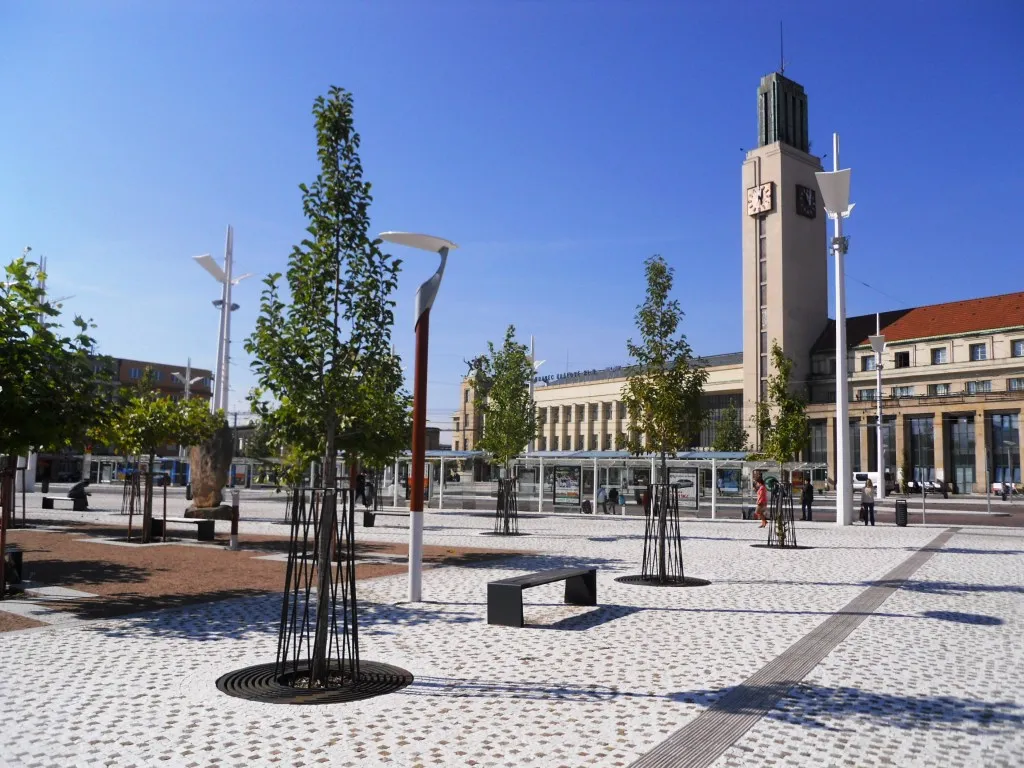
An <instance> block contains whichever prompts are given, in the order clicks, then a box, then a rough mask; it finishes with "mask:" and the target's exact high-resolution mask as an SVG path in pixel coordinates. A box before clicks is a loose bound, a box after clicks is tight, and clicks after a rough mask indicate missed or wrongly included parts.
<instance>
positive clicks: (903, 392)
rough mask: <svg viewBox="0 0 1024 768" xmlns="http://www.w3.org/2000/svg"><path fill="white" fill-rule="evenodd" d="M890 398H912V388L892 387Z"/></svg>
mask: <svg viewBox="0 0 1024 768" xmlns="http://www.w3.org/2000/svg"><path fill="white" fill-rule="evenodd" d="M892 396H893V397H913V396H914V388H913V387H893V388H892Z"/></svg>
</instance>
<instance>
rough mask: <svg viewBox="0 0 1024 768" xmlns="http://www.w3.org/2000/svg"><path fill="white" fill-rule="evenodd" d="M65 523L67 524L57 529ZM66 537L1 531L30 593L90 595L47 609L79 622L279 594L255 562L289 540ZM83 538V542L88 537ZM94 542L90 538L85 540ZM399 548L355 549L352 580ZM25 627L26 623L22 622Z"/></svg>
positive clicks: (454, 552) (378, 568)
mask: <svg viewBox="0 0 1024 768" xmlns="http://www.w3.org/2000/svg"><path fill="white" fill-rule="evenodd" d="M61 524H62V525H68V524H67V523H61ZM69 527H73V529H74V530H73V531H69V532H66V533H65V532H49V531H36V530H32V529H31V528H29V529H14V530H10V531H8V541H9V542H10V543H14V544H18V545H19V546H21V548H22V549H23V550H24V571H25V577H26V578H27V579H29V580H30V581H31V584H30V585H29V586H30V587H40V586H60V587H69V588H71V589H78V590H81V591H83V592H92V593H94V594H96V595H98V597H93V598H83V599H81V600H61V601H59V602H58V601H53V602H48V603H47V605H48V606H49V607H51V608H55V609H58V610H63V611H71V612H73V613H75V614H76V615H77V616H79V617H81V618H88V619H98V618H107V617H111V616H118V615H123V614H127V613H135V612H138V611H146V610H156V609H161V608H172V607H176V606H180V605H188V604H191V603H199V602H209V601H214V600H226V599H230V598H235V597H246V596H252V595H260V594H267V593H270V592H279V591H281V590H282V589H283V588H284V573H285V562H283V561H276V562H275V561H271V560H260V559H258V558H259V557H260V556H261V555H266V554H269V553H274V552H281V553H284V552H287V551H288V539H287V538H284V537H277V536H256V535H243V536H242V538H241V541H240V545H241V546H242V547H243V549H242V550H240V551H238V552H232V551H230V550H228V549H226V545H227V543H228V537H227V535H226V534H225V535H218V536H217V540H216V541H215V542H214V543H212V544H205V545H203V546H196V545H195V544H194V543H193V545H191V546H180V545H176V544H167V545H163V546H146V547H135V546H116V545H111V544H105V543H102V542H97V541H95V539H97V538H120V539H121V540H124V537H125V533H126V528H118V527H110V526H98V525H88V524H77V525H73V526H69ZM87 537H88V538H87ZM89 539H93V540H89ZM407 553H408V547H407V546H406V545H404V544H387V543H377V542H357V543H356V558H357V563H356V578H357V579H370V578H374V577H377V576H389V575H392V574H396V573H403V572H405V571H406V569H407V566H406V564H405V563H403V562H397V563H393V564H392V563H360V562H358V560H360V559H363V560H365V559H372V558H377V557H380V556H382V555H392V556H394V555H401V556H406V555H407ZM516 554H519V553H518V552H513V551H500V550H493V549H477V548H451V547H439V546H424V547H423V563H424V566H425V567H432V566H442V565H469V564H473V563H483V562H488V561H494V560H500V559H503V558H507V557H510V556H512V555H516ZM26 622H27V623H26ZM38 625H39V622H36V621H33V620H32V619H24V618H22V617H19V616H14V615H13V614H9V613H6V612H4V611H3V604H2V602H0V632H2V631H9V630H13V629H23V628H25V627H29V626H38Z"/></svg>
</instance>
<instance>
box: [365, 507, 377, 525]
mask: <svg viewBox="0 0 1024 768" xmlns="http://www.w3.org/2000/svg"><path fill="white" fill-rule="evenodd" d="M376 521H377V516H376V515H375V514H373V512H370V511H369V510H368V509H364V510H363V528H373V524H374V523H375V522H376Z"/></svg>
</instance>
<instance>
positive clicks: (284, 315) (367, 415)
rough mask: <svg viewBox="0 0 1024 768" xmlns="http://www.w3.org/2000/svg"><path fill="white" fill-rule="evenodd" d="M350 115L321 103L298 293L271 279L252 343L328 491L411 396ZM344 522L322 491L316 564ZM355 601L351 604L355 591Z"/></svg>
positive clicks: (261, 393) (337, 100) (284, 432)
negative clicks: (395, 341)
mask: <svg viewBox="0 0 1024 768" xmlns="http://www.w3.org/2000/svg"><path fill="white" fill-rule="evenodd" d="M352 113H353V102H352V96H351V94H349V93H348V92H346V91H344V90H342V89H341V88H337V87H332V88H331V89H330V91H329V92H328V94H327V97H326V98H325V97H323V96H320V97H317V99H316V101H315V102H314V105H313V117H314V120H315V124H316V133H317V156H318V158H319V161H320V172H319V174H318V175H317V177H316V179H315V181H313V183H312V184H310V185H308V186H307V185H305V184H302V185H300V187H299V188H300V190H301V191H302V206H303V211H304V213H305V215H306V218H307V219H308V221H309V226H308V228H307V232H308V237H306V239H304V240H303V241H302V242H301V243H300V244H299V245H297V246H295V247H294V248H293V250H292V253H291V256H290V257H289V260H288V271H287V273H286V276H285V277H286V280H287V284H288V291H289V293H290V295H291V301H290V304H285V301H284V300H283V299H282V297H281V288H280V282H281V275H280V274H272V275H270V276H269V277H267V279H266V280H265V281H264V283H265V285H266V288H265V289H264V291H263V295H262V299H261V306H260V316H259V318H258V319H257V321H256V329H255V331H254V332H253V334H252V335H251V336H250V337H249V339H248V340H247V341H246V345H245V348H246V351H247V352H249V353H250V354H251V355H252V356H253V358H254V359H253V370H254V372H255V373H256V376H257V380H258V387H257V389H256V390H254V392H253V394H252V395H251V398H250V399H251V401H252V404H253V409H254V410H255V411H256V412H257V413H259V414H260V415H261V417H262V418H264V419H267V420H268V421H269V422H270V424H271V426H272V427H273V429H274V431H275V433H277V434H278V435H279V438H280V439H281V441H282V442H283V443H284V444H286V445H288V446H291V447H292V449H293V452H294V453H296V454H298V456H299V457H302V456H313V455H317V454H319V455H320V456H321V457H322V459H323V466H324V483H325V485H326V486H327V487H328V488H334V487H336V482H337V478H336V477H335V462H336V460H337V456H338V452H339V451H340V450H344V451H346V454H347V458H348V459H349V461H350V463H352V462H353V459H354V457H355V456H356V455H358V454H360V453H363V454H365V453H367V452H368V451H374V450H376V446H379V445H380V444H382V443H388V442H389V441H393V440H394V435H395V434H396V433H398V432H400V431H401V429H402V427H400V426H398V425H397V424H396V420H397V419H398V418H399V417H401V418H404V417H405V410H406V405H407V403H408V396H407V395H406V394H405V393H404V391H403V390H402V382H403V377H402V371H401V366H400V363H399V359H398V357H397V356H396V355H394V354H393V353H392V351H391V326H392V324H393V322H394V314H393V309H394V301H393V300H392V299H391V295H392V293H393V291H394V289H395V287H396V285H397V283H398V271H399V265H400V263H401V262H400V261H399V260H398V259H395V258H392V257H391V256H390V255H389V254H387V253H385V252H383V251H382V250H381V249H380V247H379V246H380V241H379V240H375V239H374V238H372V237H371V236H370V234H369V227H370V218H369V208H370V203H371V201H372V197H371V195H370V184H369V183H368V182H366V181H364V180H363V169H362V164H361V162H360V160H359V152H358V150H359V134H358V133H356V131H355V127H354V124H353V115H352ZM271 399H272V400H273V401H274V405H275V407H274V408H273V410H271V403H270V402H269V400H271ZM336 520H337V518H336V510H335V496H334V494H331V493H328V494H325V503H324V504H323V505H322V507H321V512H320V524H319V527H318V531H319V540H318V542H317V549H318V558H319V562H320V563H329V562H330V559H331V558H330V551H331V540H332V535H333V532H334V530H335V528H336ZM330 578H331V574H330V569H329V568H320V569H319V573H318V579H319V581H318V593H317V621H316V628H315V632H316V634H315V638H314V640H313V648H312V658H311V671H312V676H313V678H314V680H315V681H316V682H317V683H319V684H324V683H325V681H326V679H327V676H326V673H327V654H328V648H327V638H328V631H329V627H328V614H329V613H330V611H329V605H330V602H329V598H330V592H331V590H330V585H331V582H330ZM351 599H352V606H351V607H352V610H353V611H354V609H355V597H354V590H353V593H352V595H351Z"/></svg>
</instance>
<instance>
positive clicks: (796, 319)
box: [741, 72, 828, 446]
mask: <svg viewBox="0 0 1024 768" xmlns="http://www.w3.org/2000/svg"><path fill="white" fill-rule="evenodd" d="M757 122H758V125H757V137H758V142H757V144H758V145H757V147H756V148H755V149H753V150H751V151H750V152H748V153H747V156H746V159H745V160H744V162H743V193H742V194H743V197H742V205H741V212H742V233H743V413H744V422H745V423H744V427H745V428H746V429H747V431H748V433H749V434H750V436H751V442H752V443H753V444H754V445H755V446H758V445H760V436H759V435H757V434H756V428H755V425H754V415H755V413H756V410H755V408H756V405H757V403H758V402H759V401H761V400H763V399H765V397H766V394H767V387H768V376H769V375H770V374H771V373H772V369H771V355H770V351H771V346H772V340H776V341H778V342H779V346H781V347H782V351H783V352H784V353H785V355H786V356H787V357H789V358H790V359H791V360H792V361H793V375H792V377H791V379H790V381H791V382H792V383H793V385H794V387H799V388H801V389H802V390H803V391H804V392H806V385H805V383H804V382H806V380H807V379H808V377H809V374H810V364H811V360H810V349H811V345H813V344H814V342H815V340H816V339H817V338H818V336H819V335H820V334H821V332H822V330H823V329H824V327H825V323H826V322H827V320H828V258H827V257H828V252H827V243H826V231H825V218H826V217H825V210H824V207H823V206H822V203H821V200H820V196H819V195H818V185H817V182H816V181H815V178H814V173H815V171H820V170H822V167H821V160H820V158H818V157H815V156H814V155H812V154H810V149H811V145H810V140H809V139H808V131H807V95H806V94H805V93H804V89H803V87H802V86H801V85H799V84H798V83H795V82H793V81H792V80H790V79H789V78H787V77H784V76H783V75H782V74H781V73H779V72H774V73H772V74H770V75H766V76H764V77H762V78H761V85H760V87H759V88H758V89H757Z"/></svg>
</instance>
